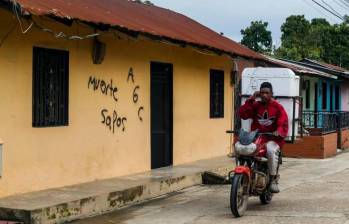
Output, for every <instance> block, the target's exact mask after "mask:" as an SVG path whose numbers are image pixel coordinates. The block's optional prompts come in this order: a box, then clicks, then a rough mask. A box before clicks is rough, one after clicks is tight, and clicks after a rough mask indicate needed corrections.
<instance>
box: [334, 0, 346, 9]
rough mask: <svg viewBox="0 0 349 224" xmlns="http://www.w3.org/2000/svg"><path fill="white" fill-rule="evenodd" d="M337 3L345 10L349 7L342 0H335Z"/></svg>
mask: <svg viewBox="0 0 349 224" xmlns="http://www.w3.org/2000/svg"><path fill="white" fill-rule="evenodd" d="M333 1H334V2H335V3H336V4H337V5H339V6H340V7H342V8H343V9H344V10H347V7H346V6H345V5H344V4H343V3H342V2H340V1H337V0H333Z"/></svg>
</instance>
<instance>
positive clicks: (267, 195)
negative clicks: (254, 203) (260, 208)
mask: <svg viewBox="0 0 349 224" xmlns="http://www.w3.org/2000/svg"><path fill="white" fill-rule="evenodd" d="M272 199H273V193H271V192H269V191H268V192H264V193H263V194H261V195H260V196H259V200H260V201H261V203H262V204H263V205H267V204H270V202H271V200H272Z"/></svg>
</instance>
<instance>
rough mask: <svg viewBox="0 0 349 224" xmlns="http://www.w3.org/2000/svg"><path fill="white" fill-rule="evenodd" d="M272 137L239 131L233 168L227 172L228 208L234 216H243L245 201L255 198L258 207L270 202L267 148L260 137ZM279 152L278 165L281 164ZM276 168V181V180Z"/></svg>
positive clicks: (271, 194) (255, 132)
mask: <svg viewBox="0 0 349 224" xmlns="http://www.w3.org/2000/svg"><path fill="white" fill-rule="evenodd" d="M270 136H273V134H272V133H259V132H258V130H256V131H252V132H246V131H244V130H241V131H240V132H239V141H238V142H236V144H235V156H236V168H235V170H234V171H231V172H230V173H229V178H230V180H231V191H230V208H231V212H232V213H233V215H234V216H235V217H241V216H243V215H244V213H245V211H246V209H247V204H248V198H249V197H250V196H257V197H259V199H260V201H261V203H262V204H269V203H270V202H271V201H272V198H273V193H271V192H270V190H269V185H270V182H271V179H270V176H269V168H268V159H267V158H266V154H267V149H266V144H264V143H263V142H265V141H264V138H268V137H270ZM281 161H282V159H281V153H280V159H279V164H280V163H281ZM278 170H279V166H278V168H277V175H276V178H277V181H278V179H279V178H280V176H279V174H278Z"/></svg>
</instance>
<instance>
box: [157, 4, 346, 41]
mask: <svg viewBox="0 0 349 224" xmlns="http://www.w3.org/2000/svg"><path fill="white" fill-rule="evenodd" d="M322 1H325V2H326V3H327V4H329V5H331V6H332V7H333V8H334V9H335V10H337V11H338V12H339V13H341V14H342V15H344V14H349V7H347V8H346V6H345V5H344V4H343V3H342V2H341V0H322ZM151 2H153V3H154V4H156V5H158V6H161V7H164V8H168V9H171V10H174V11H176V12H180V13H182V14H185V15H187V16H189V17H191V18H192V19H195V20H197V21H198V22H200V23H202V24H204V25H206V26H208V27H210V28H211V29H213V30H215V31H216V32H223V33H224V35H225V36H227V37H229V38H231V39H233V40H235V41H238V42H240V40H241V35H240V30H241V29H243V28H245V27H247V26H249V25H250V23H251V21H254V20H263V21H266V22H269V29H270V30H271V31H272V35H273V42H274V44H276V45H279V44H280V37H281V31H280V27H281V24H282V23H283V22H284V21H285V19H286V17H288V16H289V15H305V16H306V18H307V19H309V20H310V19H312V18H314V17H322V18H326V19H327V20H328V21H329V22H331V23H339V22H340V20H339V19H338V18H336V17H334V16H332V15H331V14H329V13H328V12H326V11H324V10H323V9H321V8H320V7H318V6H316V5H315V4H314V3H313V2H312V1H311V0H151ZM318 2H320V3H322V2H321V0H318ZM322 4H323V3H322ZM348 5H349V4H348Z"/></svg>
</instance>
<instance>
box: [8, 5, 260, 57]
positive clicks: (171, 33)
mask: <svg viewBox="0 0 349 224" xmlns="http://www.w3.org/2000/svg"><path fill="white" fill-rule="evenodd" d="M1 1H9V2H11V3H18V4H19V5H20V7H21V9H22V12H24V13H30V14H33V15H38V16H45V15H50V16H56V17H59V18H66V19H69V20H74V19H76V20H80V21H84V22H92V23H95V24H104V25H110V26H114V27H119V28H124V29H127V30H129V31H134V32H140V33H143V34H150V35H152V36H155V37H162V38H168V39H169V40H176V41H180V42H185V43H187V44H193V45H196V46H200V47H204V48H207V49H211V50H219V51H223V52H225V53H229V54H231V55H238V56H242V57H247V58H253V59H264V57H263V56H262V55H260V54H258V53H256V52H254V51H252V50H250V49H248V48H247V47H245V46H242V45H241V44H238V43H237V42H235V41H233V40H231V39H229V38H227V37H224V36H222V35H220V34H218V33H216V32H214V31H213V30H211V29H209V28H208V27H206V26H204V25H202V24H200V23H198V22H196V21H195V20H193V19H190V18H189V17H187V16H184V15H182V14H180V13H176V12H174V11H171V10H168V9H165V8H161V7H157V6H149V5H145V4H140V3H135V2H133V1H130V0H1Z"/></svg>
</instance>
